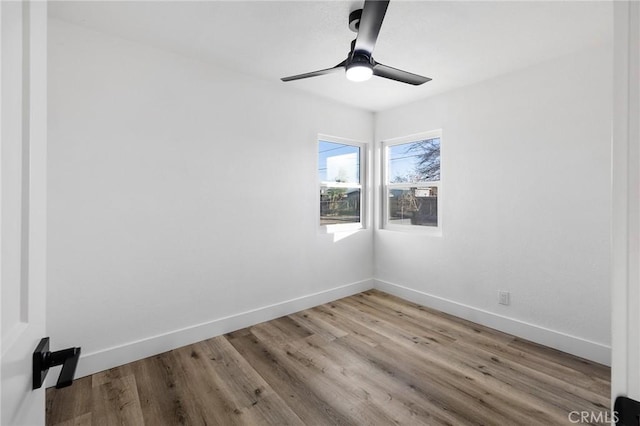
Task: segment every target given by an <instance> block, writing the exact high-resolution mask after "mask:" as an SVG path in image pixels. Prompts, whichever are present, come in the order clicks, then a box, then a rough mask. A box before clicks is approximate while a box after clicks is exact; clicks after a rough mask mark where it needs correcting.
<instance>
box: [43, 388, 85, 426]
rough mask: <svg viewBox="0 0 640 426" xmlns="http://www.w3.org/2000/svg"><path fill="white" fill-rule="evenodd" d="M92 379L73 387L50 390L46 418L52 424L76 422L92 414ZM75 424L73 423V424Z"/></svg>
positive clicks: (48, 390)
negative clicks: (77, 419)
mask: <svg viewBox="0 0 640 426" xmlns="http://www.w3.org/2000/svg"><path fill="white" fill-rule="evenodd" d="M91 380H92V378H91V377H83V378H81V379H78V380H76V381H75V382H74V384H73V387H66V388H62V389H55V388H49V389H47V392H46V418H47V421H48V422H50V424H58V423H64V422H66V421H72V420H73V421H75V419H76V418H80V417H82V416H84V415H86V414H87V413H90V412H91ZM72 424H73V423H72Z"/></svg>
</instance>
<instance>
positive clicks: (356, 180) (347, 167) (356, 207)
mask: <svg viewBox="0 0 640 426" xmlns="http://www.w3.org/2000/svg"><path fill="white" fill-rule="evenodd" d="M362 150H363V145H362V144H359V143H356V142H351V141H345V140H336V139H334V138H331V139H330V138H323V137H321V138H320V139H319V140H318V179H319V182H320V226H322V227H326V230H327V231H329V232H331V231H335V230H343V229H348V228H362V227H363V226H362V223H363V220H362V209H361V206H362V205H363V202H362V192H363V191H362V178H363V175H364V173H363V170H364V167H363V164H362V161H361V158H362Z"/></svg>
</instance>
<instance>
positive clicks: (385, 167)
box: [380, 129, 443, 236]
mask: <svg viewBox="0 0 640 426" xmlns="http://www.w3.org/2000/svg"><path fill="white" fill-rule="evenodd" d="M429 139H440V171H441V174H440V180H437V181H427V182H414V183H390V182H389V164H388V159H389V148H390V147H392V146H397V145H404V144H410V143H412V142H419V141H423V140H429ZM381 154H382V155H381V162H380V164H381V167H380V170H381V173H380V175H381V180H382V182H381V200H382V202H381V203H380V207H381V209H382V211H381V216H380V217H381V219H382V220H381V221H380V222H381V223H380V229H381V230H388V231H401V232H411V233H420V234H425V235H433V236H442V215H441V213H442V199H443V197H442V181H443V179H442V129H437V130H430V131H427V132H421V133H415V134H412V135H408V136H402V137H398V138H392V139H386V140H383V141H382V142H381ZM434 186H435V187H437V188H438V224H437V226H421V225H398V224H393V223H389V191H390V190H392V189H410V188H428V187H434Z"/></svg>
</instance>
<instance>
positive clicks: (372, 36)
mask: <svg viewBox="0 0 640 426" xmlns="http://www.w3.org/2000/svg"><path fill="white" fill-rule="evenodd" d="M387 6H389V0H365V2H364V7H363V8H362V17H361V18H360V24H359V26H358V36H357V37H356V44H355V47H354V49H353V50H354V52H356V53H357V52H363V51H364V52H367V53H368V54H369V55H371V54H372V53H373V48H374V47H375V46H376V40H378V34H379V33H380V27H381V26H382V20H383V19H384V14H385V13H387Z"/></svg>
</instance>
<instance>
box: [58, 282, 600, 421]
mask: <svg viewBox="0 0 640 426" xmlns="http://www.w3.org/2000/svg"><path fill="white" fill-rule="evenodd" d="M609 375H610V370H609V368H608V367H606V366H602V365H600V364H597V363H594V362H591V361H588V360H584V359H581V358H578V357H574V356H571V355H568V354H565V353H562V352H560V351H557V350H554V349H550V348H546V347H544V346H541V345H538V344H535V343H532V342H528V341H526V340H523V339H521V338H517V337H515V336H511V335H508V334H506V333H502V332H500V331H497V330H493V329H490V328H488V327H484V326H481V325H478V324H474V323H471V322H469V321H466V320H464V319H461V318H456V317H453V316H451V315H447V314H444V313H441V312H438V311H436V310H433V309H430V308H427V307H424V306H421V305H418V304H415V303H410V302H407V301H404V300H402V299H400V298H398V297H395V296H392V295H389V294H386V293H383V292H380V291H377V290H370V291H365V292H363V293H360V294H357V295H354V296H350V297H347V298H344V299H340V300H337V301H335V302H331V303H327V304H325V305H321V306H317V307H315V308H312V309H307V310H305V311H301V312H298V313H295V314H292V315H288V316H284V317H281V318H277V319H275V320H272V321H268V322H265V323H261V324H257V325H255V326H252V327H248V328H244V329H241V330H237V331H234V332H232V333H228V334H226V335H224V336H217V337H214V338H211V339H208V340H205V341H203V342H199V343H196V344H193V345H189V346H185V347H182V348H178V349H175V350H173V351H169V352H166V353H163V354H159V355H156V356H153V357H150V358H146V359H143V360H140V361H136V362H133V363H131V364H127V365H124V366H121V367H118V368H114V369H111V370H107V371H104V372H101V373H97V374H95V375H93V376H91V377H86V378H81V379H78V380H76V382H75V383H74V385H73V386H72V387H70V388H65V389H48V390H47V393H46V412H47V425H49V426H72V425H77V426H88V425H133V426H144V425H153V426H156V425H157V426H163V425H167V426H174V425H196V426H199V425H203V426H204V425H223V426H227V425H250V426H253V425H304V424H306V425H338V424H339V425H350V424H354V425H356V424H367V425H388V424H389V425H391V424H398V425H432V426H439V425H450V426H459V425H479V424H483V425H496V426H497V425H500V426H502V425H510V426H511V425H513V426H518V425H523V426H535V425H541V426H542V425H544V426H549V425H565V424H566V425H570V424H571V422H570V421H569V418H568V415H569V413H570V412H571V411H583V410H585V411H591V412H606V411H608V410H609V409H610V407H609V391H610V378H609Z"/></svg>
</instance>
